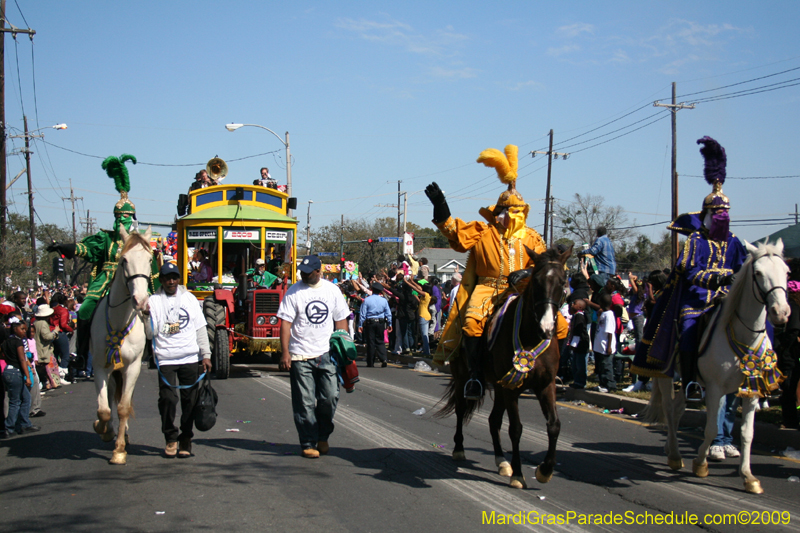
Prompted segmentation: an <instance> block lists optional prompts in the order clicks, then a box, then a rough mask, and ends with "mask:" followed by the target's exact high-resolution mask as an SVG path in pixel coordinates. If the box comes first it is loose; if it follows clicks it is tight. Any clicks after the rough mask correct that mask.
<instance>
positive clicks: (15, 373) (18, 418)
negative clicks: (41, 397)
mask: <svg viewBox="0 0 800 533" xmlns="http://www.w3.org/2000/svg"><path fill="white" fill-rule="evenodd" d="M3 383H5V386H6V392H7V393H8V416H7V417H6V431H8V432H12V431H16V432H17V433H21V432H22V430H23V429H25V428H29V427H31V420H30V418H28V415H29V414H30V412H31V392H30V391H29V390H28V387H26V386H25V378H23V377H22V371H21V370H20V369H19V368H16V367H14V368H11V367H6V371H5V372H3Z"/></svg>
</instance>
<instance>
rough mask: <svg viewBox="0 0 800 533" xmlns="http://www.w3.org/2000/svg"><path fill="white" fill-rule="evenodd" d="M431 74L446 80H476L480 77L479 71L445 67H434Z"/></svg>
mask: <svg viewBox="0 0 800 533" xmlns="http://www.w3.org/2000/svg"><path fill="white" fill-rule="evenodd" d="M429 71H430V73H431V74H432V75H433V76H434V77H437V78H446V79H462V80H463V79H467V78H475V77H477V76H478V72H479V71H478V70H477V69H474V68H469V67H465V68H455V69H454V68H445V67H432V68H430V69H429Z"/></svg>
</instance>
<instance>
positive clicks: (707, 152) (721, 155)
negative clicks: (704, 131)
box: [697, 136, 728, 185]
mask: <svg viewBox="0 0 800 533" xmlns="http://www.w3.org/2000/svg"><path fill="white" fill-rule="evenodd" d="M697 144H702V145H703V147H702V148H700V153H701V154H703V158H705V160H706V166H705V168H704V169H703V176H705V178H706V181H707V182H708V183H709V184H710V185H714V183H716V182H719V183H720V185H722V184H723V183H725V167H726V166H727V164H728V158H727V156H726V155H725V148H723V147H722V146H720V144H719V143H718V142H717V141H715V140H714V139H712V138H711V137H709V136H705V137H703V138H702V139H698V140H697Z"/></svg>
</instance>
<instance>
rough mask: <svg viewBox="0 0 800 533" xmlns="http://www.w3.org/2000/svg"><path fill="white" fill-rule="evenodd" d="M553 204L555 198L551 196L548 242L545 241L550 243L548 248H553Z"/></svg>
mask: <svg viewBox="0 0 800 533" xmlns="http://www.w3.org/2000/svg"><path fill="white" fill-rule="evenodd" d="M554 204H555V198H553V197H552V196H551V197H550V240H549V241H547V242H549V243H550V246H553V205H554Z"/></svg>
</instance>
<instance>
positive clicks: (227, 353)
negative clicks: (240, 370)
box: [212, 329, 231, 379]
mask: <svg viewBox="0 0 800 533" xmlns="http://www.w3.org/2000/svg"><path fill="white" fill-rule="evenodd" d="M212 355H213V357H214V366H215V368H216V370H215V373H214V376H215V377H216V378H217V379H228V375H229V374H230V371H231V348H230V345H229V344H228V331H227V330H225V329H220V330H217V335H216V337H215V339H214V350H213V354H212Z"/></svg>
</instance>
